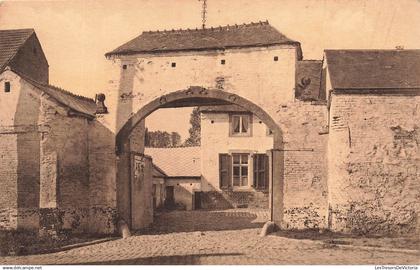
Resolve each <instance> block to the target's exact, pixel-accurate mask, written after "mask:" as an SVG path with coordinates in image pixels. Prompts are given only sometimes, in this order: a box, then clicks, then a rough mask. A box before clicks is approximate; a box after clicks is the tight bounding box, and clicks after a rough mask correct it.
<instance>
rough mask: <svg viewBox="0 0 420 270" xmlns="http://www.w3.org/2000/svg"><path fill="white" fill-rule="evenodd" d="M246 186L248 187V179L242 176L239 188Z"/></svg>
mask: <svg viewBox="0 0 420 270" xmlns="http://www.w3.org/2000/svg"><path fill="white" fill-rule="evenodd" d="M247 185H248V177H247V176H243V177H242V183H241V186H247Z"/></svg>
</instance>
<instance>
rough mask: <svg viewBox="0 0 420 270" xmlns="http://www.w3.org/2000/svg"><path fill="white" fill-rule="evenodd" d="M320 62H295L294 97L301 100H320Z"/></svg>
mask: <svg viewBox="0 0 420 270" xmlns="http://www.w3.org/2000/svg"><path fill="white" fill-rule="evenodd" d="M321 73H322V60H302V61H297V62H296V86H295V89H296V90H295V91H296V92H295V96H296V98H297V99H301V100H318V99H320V88H321Z"/></svg>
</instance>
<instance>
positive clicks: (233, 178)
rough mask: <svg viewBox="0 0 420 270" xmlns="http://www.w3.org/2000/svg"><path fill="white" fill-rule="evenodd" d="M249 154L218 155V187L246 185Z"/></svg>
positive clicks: (247, 184)
mask: <svg viewBox="0 0 420 270" xmlns="http://www.w3.org/2000/svg"><path fill="white" fill-rule="evenodd" d="M248 161H249V154H244V153H235V154H232V155H229V154H220V155H219V177H220V178H219V181H220V188H221V189H227V188H231V187H233V188H238V187H248V186H249V181H248V169H249V163H248Z"/></svg>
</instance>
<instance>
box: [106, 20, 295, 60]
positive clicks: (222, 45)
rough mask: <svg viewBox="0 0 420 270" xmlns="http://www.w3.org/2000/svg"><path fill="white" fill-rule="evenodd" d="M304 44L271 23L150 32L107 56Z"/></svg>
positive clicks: (144, 33)
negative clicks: (284, 33)
mask: <svg viewBox="0 0 420 270" xmlns="http://www.w3.org/2000/svg"><path fill="white" fill-rule="evenodd" d="M279 44H291V45H296V46H298V48H299V54H301V50H300V43H299V42H296V41H294V40H291V39H289V38H287V37H286V36H285V35H283V34H282V33H280V32H279V31H277V30H276V29H275V28H274V27H272V26H271V25H270V24H269V23H268V21H267V22H259V23H250V24H242V25H231V26H229V25H228V26H223V27H222V26H219V27H214V28H213V27H211V28H205V29H193V30H190V29H187V30H182V29H180V30H168V31H166V30H164V31H153V32H152V31H148V32H147V31H146V32H143V33H142V34H141V35H140V36H138V37H136V38H134V39H133V40H131V41H129V42H127V43H125V44H123V45H122V46H120V47H118V48H116V49H115V50H113V51H111V52H108V53H107V54H106V56H111V55H122V54H135V53H155V52H173V51H197V50H216V49H220V50H223V49H226V48H240V47H260V46H271V45H279Z"/></svg>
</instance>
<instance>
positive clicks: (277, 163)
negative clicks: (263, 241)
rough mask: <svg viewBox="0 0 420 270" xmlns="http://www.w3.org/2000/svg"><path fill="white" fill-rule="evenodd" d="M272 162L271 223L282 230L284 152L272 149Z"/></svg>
mask: <svg viewBox="0 0 420 270" xmlns="http://www.w3.org/2000/svg"><path fill="white" fill-rule="evenodd" d="M271 160H272V181H271V185H270V189H271V221H273V222H274V223H275V224H276V226H277V227H278V228H280V229H281V228H282V225H283V207H284V152H283V151H281V150H279V149H272V150H271Z"/></svg>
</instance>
